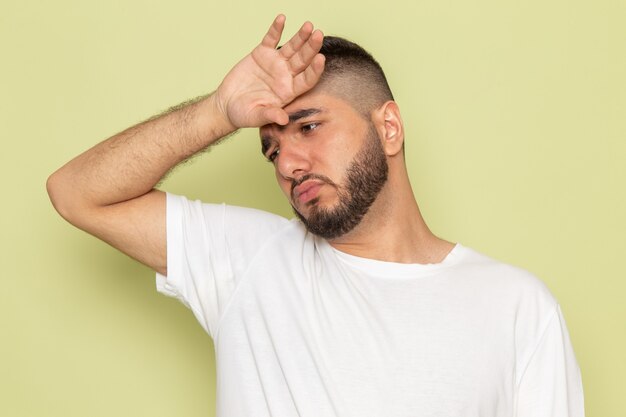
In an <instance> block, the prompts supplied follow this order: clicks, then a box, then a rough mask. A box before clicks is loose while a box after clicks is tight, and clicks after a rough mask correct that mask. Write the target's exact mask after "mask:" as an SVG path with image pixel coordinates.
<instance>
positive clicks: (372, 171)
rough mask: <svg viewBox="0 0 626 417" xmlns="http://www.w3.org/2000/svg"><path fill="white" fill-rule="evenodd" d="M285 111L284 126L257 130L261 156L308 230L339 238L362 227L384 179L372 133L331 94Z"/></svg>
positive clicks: (384, 166) (384, 168) (367, 123)
mask: <svg viewBox="0 0 626 417" xmlns="http://www.w3.org/2000/svg"><path fill="white" fill-rule="evenodd" d="M285 110H286V111H287V113H289V115H290V122H289V124H288V125H287V126H278V125H267V126H264V127H263V128H261V142H262V152H263V154H264V155H265V156H266V158H268V160H270V161H271V162H272V163H273V164H274V167H275V170H276V178H277V180H278V184H279V186H280V187H281V189H282V191H283V193H284V194H285V195H286V196H287V198H288V199H289V202H290V203H291V205H292V207H293V209H294V212H295V214H296V215H297V216H298V217H299V218H300V220H301V221H302V222H303V224H304V225H305V226H306V227H307V229H308V230H309V231H310V232H312V233H314V234H316V235H318V236H321V237H323V238H326V239H334V238H338V237H340V236H342V235H344V234H346V233H348V232H350V231H351V230H353V229H354V227H356V226H357V225H358V224H359V223H360V221H361V220H362V218H363V216H364V215H365V214H366V213H367V211H368V209H369V207H370V206H371V205H372V203H373V202H374V200H375V199H376V197H377V195H378V193H379V192H380V190H381V189H382V187H383V186H384V184H385V182H386V180H387V172H388V167H387V161H386V156H385V153H384V151H383V149H382V146H381V144H380V142H379V138H378V135H377V132H376V129H375V128H374V126H373V124H372V123H371V121H369V120H365V118H363V117H362V116H361V115H360V114H359V113H358V112H356V110H354V108H353V107H352V106H350V105H349V104H348V103H346V102H345V101H343V100H340V99H338V98H335V97H333V96H330V95H324V94H319V93H318V94H310V95H306V96H303V97H301V98H298V99H297V100H296V101H294V102H292V103H291V104H290V105H289V106H287V107H286V108H285Z"/></svg>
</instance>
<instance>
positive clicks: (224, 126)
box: [201, 90, 238, 139]
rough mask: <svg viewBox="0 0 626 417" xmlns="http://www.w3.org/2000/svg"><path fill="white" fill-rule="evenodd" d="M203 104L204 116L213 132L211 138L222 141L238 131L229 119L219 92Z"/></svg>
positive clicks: (210, 96)
mask: <svg viewBox="0 0 626 417" xmlns="http://www.w3.org/2000/svg"><path fill="white" fill-rule="evenodd" d="M202 104H203V108H202V110H201V111H202V115H203V116H204V119H205V120H206V122H207V123H208V124H209V127H210V130H211V132H212V135H211V136H215V138H216V139H220V138H222V137H224V136H227V135H229V134H231V133H233V132H234V131H236V130H237V129H238V127H237V126H235V125H234V124H233V123H232V122H231V120H230V119H229V118H228V115H227V113H226V110H225V105H224V104H223V103H222V102H221V101H220V96H219V92H218V91H217V90H216V91H215V92H213V93H212V94H211V95H209V96H208V97H207V98H206V99H205V100H204V101H203V103H202Z"/></svg>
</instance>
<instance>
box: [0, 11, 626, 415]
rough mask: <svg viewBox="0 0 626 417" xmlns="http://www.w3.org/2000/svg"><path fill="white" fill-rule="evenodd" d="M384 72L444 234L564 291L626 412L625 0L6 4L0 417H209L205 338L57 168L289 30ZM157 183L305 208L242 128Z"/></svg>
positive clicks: (594, 376)
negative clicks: (118, 247)
mask: <svg viewBox="0 0 626 417" xmlns="http://www.w3.org/2000/svg"><path fill="white" fill-rule="evenodd" d="M279 12H283V13H285V14H286V15H287V19H288V20H287V31H288V32H289V33H292V32H293V31H294V30H296V29H297V28H298V27H299V25H300V24H301V23H302V22H303V21H304V20H306V19H308V20H311V21H312V22H314V23H315V25H316V26H317V27H320V28H321V29H323V30H324V31H325V33H326V34H335V35H341V36H345V37H348V38H350V39H352V40H355V41H357V42H359V43H361V44H362V45H364V46H365V47H366V48H367V49H369V50H370V51H371V52H372V53H373V55H374V56H375V57H377V59H378V60H379V61H380V62H381V64H382V65H383V67H384V68H385V70H386V72H387V75H388V78H389V81H390V84H391V86H392V89H393V91H394V93H395V95H396V99H397V101H398V103H399V105H400V107H401V110H402V114H403V119H404V122H405V128H406V132H407V144H406V150H407V161H408V165H409V171H410V176H411V180H412V183H413V187H414V190H415V193H416V196H417V199H418V202H419V203H420V207H421V209H422V211H423V214H424V216H425V219H426V221H427V222H428V224H429V225H430V227H431V229H432V230H433V231H434V232H435V233H436V234H438V235H439V236H441V237H443V238H445V239H448V240H451V241H455V242H461V243H463V244H464V245H466V246H470V247H473V248H475V249H477V250H479V251H482V252H484V253H486V254H489V255H491V256H493V257H495V258H498V259H501V260H503V261H506V262H509V263H512V264H515V265H518V266H521V267H523V268H525V269H528V270H529V271H531V272H533V273H535V274H536V275H537V276H539V277H540V278H541V279H542V280H543V281H544V282H545V283H546V284H547V285H548V287H549V288H550V289H551V291H552V292H553V293H554V295H555V296H556V297H557V299H558V300H559V302H560V304H561V306H562V309H563V312H564V314H565V318H566V320H567V325H568V328H569V330H570V334H571V338H572V342H573V345H574V349H575V351H576V356H577V358H578V361H579V363H580V367H581V370H582V375H583V384H584V388H585V394H586V398H585V401H586V409H587V416H590V417H621V416H624V415H626V407H625V406H624V401H623V396H624V393H625V392H626V383H625V382H624V381H625V379H624V375H625V374H626V363H625V360H624V352H626V303H624V293H625V291H626V280H625V278H626V273H625V272H626V267H625V266H624V249H625V246H626V245H625V244H624V239H623V233H624V231H626V220H625V213H626V196H625V191H624V190H625V185H626V169H625V168H624V167H625V165H626V164H625V159H626V145H625V139H626V81H625V76H626V25H625V24H624V22H626V6H625V3H624V2H621V1H617V0H616V1H609V0H599V1H593V2H591V1H571V0H567V1H566V0H547V1H546V0H529V1H523V2H522V1H517V2H512V1H502V0H498V1H496V0H478V1H474V2H467V1H460V0H459V1H441V0H439V1H435V0H431V1H424V0H417V1H410V2H409V1H405V2H398V1H377V2H372V3H368V2H364V1H357V0H348V1H339V0H334V1H326V0H317V1H315V2H294V1H262V2H258V1H252V0H250V1H237V0H235V1H231V2H213V1H178V2H153V1H147V0H145V1H137V0H125V1H121V0H112V1H107V2H104V1H98V2H96V1H70V0H59V1H55V2H44V1H40V2H35V1H16V0H8V1H7V0H2V3H1V11H0V54H1V64H0V138H1V141H2V142H1V144H2V146H1V148H0V169H1V170H2V173H1V174H2V175H1V177H0V178H2V209H1V210H2V216H0V222H1V224H0V226H1V229H0V230H1V237H0V239H1V240H0V245H1V247H0V254H1V255H0V256H1V257H2V289H1V290H0V328H1V329H2V342H1V343H0V415H2V416H7V417H17V416H28V417H33V416H63V417H71V416H81V417H84V416H94V417H98V416H148V415H150V416H153V417H157V416H191V417H192V416H212V415H214V401H215V388H214V380H215V364H214V358H213V348H212V342H211V339H210V338H209V337H208V335H206V334H205V333H204V332H203V331H202V329H201V327H200V326H199V325H198V324H197V323H196V321H195V319H194V318H193V315H192V314H191V313H190V312H189V311H188V310H187V309H186V308H185V307H184V306H183V305H182V304H180V303H178V302H177V301H175V300H173V299H170V298H167V297H165V296H162V295H160V294H158V293H157V292H156V290H155V283H154V274H153V272H151V271H150V270H149V269H148V268H146V267H143V266H142V265H139V264H137V263H136V262H134V261H132V260H131V259H129V258H127V257H126V256H124V255H121V254H119V253H118V252H116V251H115V250H113V249H112V248H111V247H109V246H107V245H106V244H104V243H101V242H99V241H97V240H96V239H94V238H93V237H91V236H89V235H87V234H85V233H83V232H81V231H79V230H77V229H74V228H73V227H71V226H70V225H69V224H67V223H65V222H64V221H63V220H62V219H61V218H60V217H59V216H58V215H57V214H56V213H55V212H54V210H53V208H52V206H51V204H50V203H49V201H48V197H47V195H46V193H45V181H46V178H47V176H48V175H49V174H50V173H52V172H53V171H54V170H55V169H56V168H58V167H59V166H61V165H62V164H63V163H65V162H66V161H68V160H69V159H71V158H72V157H73V156H75V155H77V154H78V153H80V152H82V151H83V150H85V149H87V148H89V147H91V146H92V145H94V144H95V143H97V142H99V141H100V140H103V139H105V138H107V137H109V136H111V135H112V134H114V133H116V132H118V131H120V130H122V129H124V128H126V127H127V126H129V125H131V124H135V123H137V122H139V121H141V120H143V119H146V118H148V117H149V116H151V115H153V114H155V113H158V112H160V111H162V110H164V109H166V108H167V107H169V106H171V105H173V104H176V103H178V102H181V101H184V100H186V99H188V98H191V97H194V96H197V95H201V94H204V93H206V92H209V91H211V90H213V89H214V88H215V87H216V86H217V84H218V83H219V81H220V80H221V78H222V77H223V75H225V73H226V72H227V71H228V69H230V67H232V65H234V63H235V62H236V61H238V60H239V59H240V58H241V57H242V56H243V55H245V54H246V53H247V52H248V51H249V50H250V49H251V48H252V47H253V46H254V45H255V44H256V43H257V42H258V41H259V40H260V38H261V36H262V34H263V33H264V32H265V30H266V28H267V27H268V25H269V24H270V22H271V20H272V19H273V17H274V16H275V15H276V14H277V13H279ZM163 188H164V189H166V190H168V191H172V192H175V193H180V194H185V195H187V196H189V197H192V198H201V199H203V200H206V201H213V202H221V201H226V202H228V203H230V204H236V205H244V206H253V207H257V208H261V209H266V210H269V211H272V212H276V213H279V214H283V215H286V216H291V212H290V210H289V207H288V206H287V205H286V203H285V202H284V200H283V197H282V194H281V193H280V191H279V190H278V188H277V187H276V185H275V180H274V177H273V170H272V168H271V166H270V165H269V164H267V163H266V162H264V160H263V159H262V158H261V157H260V154H259V145H258V139H257V133H256V132H255V131H253V130H247V131H243V132H241V133H239V134H238V135H237V136H235V137H234V138H232V139H230V140H228V141H227V142H226V143H224V144H223V145H219V146H218V147H216V148H214V149H213V150H211V151H210V152H209V153H207V154H204V155H202V156H201V157H199V158H196V159H195V160H194V161H193V162H191V163H188V164H186V166H184V167H181V168H179V169H177V170H176V171H175V173H174V174H172V175H171V176H170V177H169V178H168V180H167V181H166V182H165V183H164V185H163Z"/></svg>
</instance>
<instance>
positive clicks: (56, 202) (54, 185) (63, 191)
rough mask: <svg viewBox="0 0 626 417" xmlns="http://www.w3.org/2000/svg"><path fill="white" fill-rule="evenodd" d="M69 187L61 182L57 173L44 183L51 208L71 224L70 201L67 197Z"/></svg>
mask: <svg viewBox="0 0 626 417" xmlns="http://www.w3.org/2000/svg"><path fill="white" fill-rule="evenodd" d="M69 188H70V187H69V185H68V184H67V183H66V182H64V181H63V179H62V177H61V175H60V174H59V171H56V172H54V173H53V174H52V175H50V176H49V177H48V180H47V181H46V191H47V192H48V197H49V198H50V202H51V203H52V207H54V209H55V210H56V211H57V213H59V214H60V215H61V217H63V218H64V219H65V220H67V221H68V222H70V223H72V220H71V218H72V214H71V213H72V210H71V204H70V202H71V199H70V197H69V196H68V191H69Z"/></svg>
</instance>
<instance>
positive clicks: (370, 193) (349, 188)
mask: <svg viewBox="0 0 626 417" xmlns="http://www.w3.org/2000/svg"><path fill="white" fill-rule="evenodd" d="M388 172H389V167H388V165H387V157H386V155H385V152H384V150H383V147H382V145H381V144H380V141H379V139H378V135H377V133H376V130H375V129H374V127H373V126H370V129H369V131H368V133H367V136H366V138H365V142H364V143H363V146H362V147H361V149H360V150H359V152H358V153H357V154H356V155H355V157H354V159H353V160H352V162H351V163H350V166H349V167H348V169H347V170H346V178H345V180H344V183H343V184H342V185H341V186H337V185H336V184H334V183H333V182H332V181H331V180H330V179H329V178H327V177H324V176H321V175H316V174H308V175H305V176H304V177H302V178H300V179H299V180H298V181H297V182H294V183H293V184H292V187H291V189H292V190H293V189H294V188H295V187H296V186H297V185H299V184H301V183H302V182H304V181H306V180H307V179H318V180H321V181H323V182H325V183H327V184H329V185H332V186H334V187H335V188H336V190H337V198H338V200H339V201H338V202H337V204H335V206H334V207H330V208H324V207H319V206H318V205H317V203H318V202H319V198H314V199H313V200H311V201H310V202H308V203H307V205H310V207H311V208H310V211H309V215H308V217H304V216H303V215H302V214H301V213H300V212H299V211H298V210H297V209H296V208H295V207H294V206H293V205H292V207H293V210H294V213H295V215H296V216H297V217H298V218H299V219H300V221H301V222H302V223H303V224H304V226H305V227H306V228H307V230H308V231H309V232H311V233H313V234H315V235H317V236H320V237H322V238H324V239H335V238H338V237H340V236H343V235H345V234H346V233H348V232H350V231H351V230H353V229H354V228H355V227H356V226H357V225H358V224H359V223H360V222H361V220H362V219H363V216H365V214H366V213H367V211H368V210H369V208H370V207H371V205H372V203H374V201H375V200H376V197H377V196H378V194H379V193H380V190H382V188H383V186H384V185H385V183H386V182H387V176H388Z"/></svg>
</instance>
